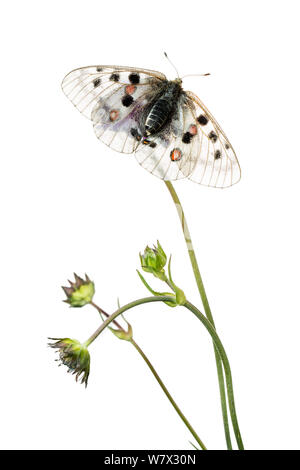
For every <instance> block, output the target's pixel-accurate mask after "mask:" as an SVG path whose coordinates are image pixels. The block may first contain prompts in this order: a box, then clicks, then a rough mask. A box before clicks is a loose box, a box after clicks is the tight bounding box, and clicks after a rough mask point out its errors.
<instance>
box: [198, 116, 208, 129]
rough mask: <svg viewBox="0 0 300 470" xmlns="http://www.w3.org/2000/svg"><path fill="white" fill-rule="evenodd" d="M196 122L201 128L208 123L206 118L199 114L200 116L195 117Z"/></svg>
mask: <svg viewBox="0 0 300 470" xmlns="http://www.w3.org/2000/svg"><path fill="white" fill-rule="evenodd" d="M197 121H198V122H199V124H201V126H206V124H207V123H208V119H207V117H206V116H204V114H200V116H198V117H197Z"/></svg>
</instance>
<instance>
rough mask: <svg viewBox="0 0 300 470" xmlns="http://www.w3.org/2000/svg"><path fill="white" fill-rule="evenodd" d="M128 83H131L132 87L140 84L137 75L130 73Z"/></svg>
mask: <svg viewBox="0 0 300 470" xmlns="http://www.w3.org/2000/svg"><path fill="white" fill-rule="evenodd" d="M128 78H129V81H130V83H132V84H133V85H136V84H137V83H140V76H139V74H138V73H131V74H130V75H129V76H128Z"/></svg>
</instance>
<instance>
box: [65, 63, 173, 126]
mask: <svg viewBox="0 0 300 470" xmlns="http://www.w3.org/2000/svg"><path fill="white" fill-rule="evenodd" d="M149 79H151V83H152V84H154V83H155V84H157V83H160V82H162V81H164V80H166V77H165V75H164V74H162V73H159V72H155V71H153V70H146V69H136V68H133V67H122V66H120V67H118V66H112V65H97V66H96V65H95V66H89V67H82V68H79V69H75V70H73V71H72V72H70V73H69V74H68V75H66V77H65V78H64V79H63V82H62V89H63V92H64V93H65V95H66V96H67V97H68V98H69V99H70V100H71V102H72V103H73V104H74V106H76V108H77V109H78V110H79V111H80V112H81V113H82V114H84V116H86V117H87V118H89V119H91V115H92V111H93V108H94V106H95V104H97V101H98V99H99V98H100V97H101V96H105V95H106V94H107V93H108V94H110V93H111V92H112V91H113V90H114V89H118V88H119V87H120V86H121V85H146V86H149Z"/></svg>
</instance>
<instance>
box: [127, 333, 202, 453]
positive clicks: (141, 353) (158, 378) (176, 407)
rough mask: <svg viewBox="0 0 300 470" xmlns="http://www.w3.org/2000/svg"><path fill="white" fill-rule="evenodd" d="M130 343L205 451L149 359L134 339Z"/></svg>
mask: <svg viewBox="0 0 300 470" xmlns="http://www.w3.org/2000/svg"><path fill="white" fill-rule="evenodd" d="M131 343H132V344H133V346H134V347H135V349H136V350H137V351H138V352H139V353H140V355H141V356H142V358H143V359H144V361H145V362H146V364H147V365H148V367H149V369H150V370H151V372H152V374H153V375H154V377H155V378H156V380H157V382H158V383H159V385H160V386H161V388H162V390H163V391H164V392H165V394H166V396H167V398H168V400H169V401H170V403H171V405H172V406H173V407H174V409H175V410H176V412H177V413H178V415H179V416H180V418H181V419H182V421H183V422H184V424H185V425H186V427H187V428H188V429H189V431H190V432H191V434H192V435H193V436H194V438H195V439H196V441H197V442H198V444H199V445H200V447H201V449H203V450H207V449H206V447H205V445H204V444H203V442H202V441H201V439H200V437H199V436H198V434H197V433H196V431H195V430H194V428H193V427H192V426H191V424H190V423H189V421H188V420H187V418H186V417H185V416H184V414H183V413H182V411H181V410H180V408H179V406H178V405H177V404H176V402H175V401H174V400H173V398H172V396H171V395H170V393H169V391H168V389H167V387H166V386H165V385H164V383H163V381H162V380H161V378H160V377H159V375H158V374H157V372H156V370H155V369H154V367H153V365H152V364H151V362H150V361H149V359H148V358H147V356H146V355H145V354H144V352H143V351H142V350H141V348H140V347H139V346H138V345H137V344H136V342H135V341H134V339H132V340H131Z"/></svg>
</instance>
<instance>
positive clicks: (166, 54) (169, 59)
mask: <svg viewBox="0 0 300 470" xmlns="http://www.w3.org/2000/svg"><path fill="white" fill-rule="evenodd" d="M164 54H165V57H166V59H167V60H168V61H169V62H170V64H171V65H172V67H173V68H174V69H175V71H176V73H177V77H178V78H180V77H179V73H178V70H177V68H176V67H175V65H174V64H173V62H171V60H170V59H169V57H168V55H167V53H166V52H164Z"/></svg>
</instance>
